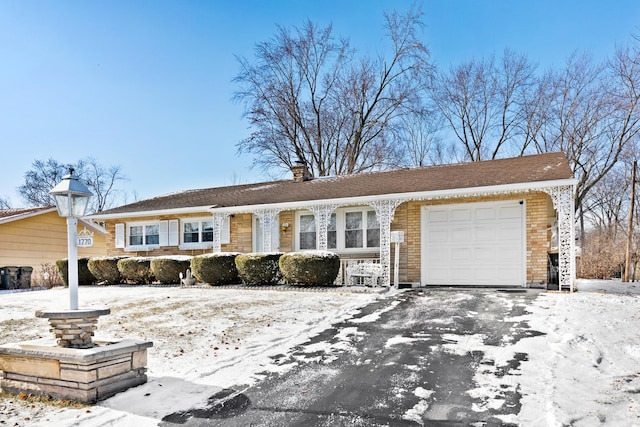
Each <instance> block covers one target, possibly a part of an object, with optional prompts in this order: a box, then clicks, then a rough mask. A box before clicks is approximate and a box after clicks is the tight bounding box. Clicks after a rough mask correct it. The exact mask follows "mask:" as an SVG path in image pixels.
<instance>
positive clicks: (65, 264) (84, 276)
mask: <svg viewBox="0 0 640 427" xmlns="http://www.w3.org/2000/svg"><path fill="white" fill-rule="evenodd" d="M88 263H89V258H78V285H93V284H94V283H96V282H97V280H96V278H95V276H94V275H93V274H91V271H89V267H87V264H88ZM56 268H57V269H58V274H60V278H61V279H62V283H64V285H65V286H69V260H68V259H66V258H65V259H59V260H57V261H56Z"/></svg>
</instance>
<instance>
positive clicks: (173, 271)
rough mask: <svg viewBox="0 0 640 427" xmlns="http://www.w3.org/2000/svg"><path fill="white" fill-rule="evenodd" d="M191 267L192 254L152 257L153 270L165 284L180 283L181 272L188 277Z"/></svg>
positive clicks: (156, 276) (157, 278)
mask: <svg viewBox="0 0 640 427" xmlns="http://www.w3.org/2000/svg"><path fill="white" fill-rule="evenodd" d="M190 267H191V257H190V256H179V255H175V256H166V257H164V256H162V257H156V258H152V259H151V272H152V273H153V276H154V277H155V278H156V280H157V281H159V282H160V283H163V284H170V283H180V273H182V275H183V277H186V275H187V270H188V269H189V268H190Z"/></svg>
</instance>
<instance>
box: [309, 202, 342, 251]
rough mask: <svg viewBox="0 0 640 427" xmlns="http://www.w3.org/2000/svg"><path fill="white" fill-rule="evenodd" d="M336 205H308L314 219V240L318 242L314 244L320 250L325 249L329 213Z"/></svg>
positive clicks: (329, 219)
mask: <svg viewBox="0 0 640 427" xmlns="http://www.w3.org/2000/svg"><path fill="white" fill-rule="evenodd" d="M337 207H338V206H337V205H318V206H310V207H309V210H310V211H311V212H313V216H314V218H315V219H316V236H317V238H316V240H317V242H318V243H317V245H316V246H317V248H318V250H320V251H326V250H327V246H328V242H327V234H328V230H329V224H330V223H331V214H332V213H333V211H334V210H335V209H336V208H337Z"/></svg>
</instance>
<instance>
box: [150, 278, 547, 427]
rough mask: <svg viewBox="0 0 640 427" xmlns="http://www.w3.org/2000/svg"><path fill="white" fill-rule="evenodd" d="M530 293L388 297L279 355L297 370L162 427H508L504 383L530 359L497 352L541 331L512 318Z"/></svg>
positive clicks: (515, 397) (510, 400) (514, 407)
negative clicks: (292, 350) (431, 426)
mask: <svg viewBox="0 0 640 427" xmlns="http://www.w3.org/2000/svg"><path fill="white" fill-rule="evenodd" d="M537 295H538V291H535V290H526V291H525V290H517V291H516V290H511V291H500V290H495V289H482V290H478V289H427V290H409V291H405V292H400V293H398V294H396V295H390V296H389V297H387V298H384V299H381V300H378V301H376V302H375V303H373V304H371V305H369V306H367V307H366V308H365V309H363V310H362V312H361V313H359V314H358V315H357V316H354V317H353V318H352V319H349V320H347V321H345V322H342V323H340V324H337V325H336V326H335V327H334V328H332V329H329V330H326V331H324V332H323V333H322V334H320V335H318V336H317V337H315V338H314V339H312V340H311V341H310V342H308V343H306V344H304V345H302V346H300V347H298V348H297V349H296V351H294V352H293V353H292V354H290V355H287V356H285V355H282V356H280V357H278V358H276V362H277V363H278V364H281V365H287V364H289V365H292V366H294V367H293V368H292V369H289V370H288V371H287V372H286V373H285V374H282V375H278V374H270V375H268V376H267V377H266V378H265V379H264V380H263V381H261V382H260V383H259V384H257V385H256V386H254V387H251V388H248V389H246V390H224V391H223V392H220V393H218V394H216V395H214V396H211V398H210V399H209V405H208V406H207V407H203V408H193V409H192V410H190V411H185V412H180V413H175V414H171V415H169V416H167V417H165V419H164V420H163V422H162V424H161V425H164V426H172V425H187V426H205V425H216V426H412V425H434V426H439V425H441V426H457V425H474V426H503V425H514V424H513V415H514V414H517V413H518V412H519V409H520V397H521V396H520V395H519V393H518V387H517V382H516V381H513V382H511V381H505V379H508V378H515V376H517V372H516V370H517V368H518V366H519V364H520V363H521V361H523V360H526V357H527V355H526V354H520V353H516V354H506V355H505V354H503V353H501V351H500V349H501V346H503V345H504V344H507V343H514V342H517V341H518V340H520V339H521V338H523V337H527V336H533V335H538V334H539V333H538V332H536V331H533V330H531V329H530V328H529V327H528V325H527V324H526V323H525V322H523V321H522V320H519V319H518V316H521V315H523V314H525V312H526V311H525V309H526V307H527V305H528V304H529V303H530V302H531V301H532V300H533V299H535V297H536V296H537ZM300 320H301V321H304V319H300ZM493 380H495V385H494V386H493V387H492V386H491V384H492V383H493Z"/></svg>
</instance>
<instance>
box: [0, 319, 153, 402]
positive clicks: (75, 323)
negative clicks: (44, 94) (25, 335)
mask: <svg viewBox="0 0 640 427" xmlns="http://www.w3.org/2000/svg"><path fill="white" fill-rule="evenodd" d="M109 313H110V310H109V309H108V308H91V309H79V310H63V311H37V312H36V317H42V318H46V319H49V322H50V324H51V331H52V332H53V333H54V334H55V336H56V341H54V340H52V339H39V340H34V341H24V342H20V343H14V344H5V345H0V388H1V389H2V390H3V391H5V392H8V393H31V394H36V395H43V396H51V397H55V398H58V399H70V400H76V401H79V402H83V403H95V402H96V401H98V400H102V399H106V398H108V397H111V396H113V395H114V394H116V393H119V392H121V391H125V390H127V389H129V388H131V387H135V386H138V385H141V384H144V383H145V382H147V375H146V372H147V349H148V348H149V347H152V346H153V343H152V342H151V341H141V340H136V339H121V340H100V341H96V342H94V341H93V340H92V337H93V334H94V332H95V330H96V325H97V322H98V317H99V316H102V315H105V314H109Z"/></svg>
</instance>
